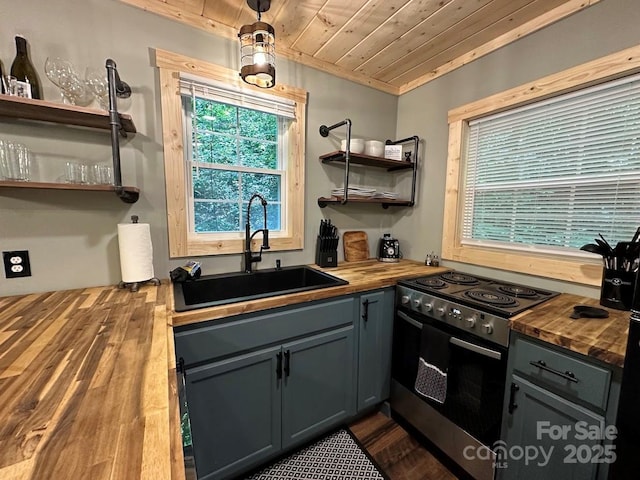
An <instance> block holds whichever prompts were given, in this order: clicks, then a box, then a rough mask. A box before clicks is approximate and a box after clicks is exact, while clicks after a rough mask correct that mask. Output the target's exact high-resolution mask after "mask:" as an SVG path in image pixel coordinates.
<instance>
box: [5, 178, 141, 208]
mask: <svg viewBox="0 0 640 480" xmlns="http://www.w3.org/2000/svg"><path fill="white" fill-rule="evenodd" d="M0 188H35V189H43V190H82V191H86V192H115V191H116V187H115V186H113V185H87V184H80V183H53V182H12V181H9V180H0ZM121 188H122V190H123V191H124V192H126V193H127V194H128V196H129V198H130V199H131V200H132V201H128V202H127V203H135V202H136V201H137V200H138V197H139V196H140V189H139V188H136V187H121ZM133 198H135V200H133Z"/></svg>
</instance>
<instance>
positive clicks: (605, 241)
mask: <svg viewBox="0 0 640 480" xmlns="http://www.w3.org/2000/svg"><path fill="white" fill-rule="evenodd" d="M598 236H599V237H600V238H601V239H602V241H603V242H604V244H605V245H606V246H607V248H608V249H609V250H610V251H613V248H612V247H611V245H609V242H607V240H606V239H605V238H604V237H603V236H602V234H601V233H599V234H598ZM595 240H596V242H597V241H598V239H597V238H596V239H595Z"/></svg>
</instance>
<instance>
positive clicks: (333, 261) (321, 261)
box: [316, 236, 338, 267]
mask: <svg viewBox="0 0 640 480" xmlns="http://www.w3.org/2000/svg"><path fill="white" fill-rule="evenodd" d="M316 265H318V266H319V267H337V266H338V249H337V248H336V249H335V250H327V251H322V250H321V248H320V236H318V238H317V240H316Z"/></svg>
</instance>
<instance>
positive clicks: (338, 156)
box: [318, 118, 419, 209]
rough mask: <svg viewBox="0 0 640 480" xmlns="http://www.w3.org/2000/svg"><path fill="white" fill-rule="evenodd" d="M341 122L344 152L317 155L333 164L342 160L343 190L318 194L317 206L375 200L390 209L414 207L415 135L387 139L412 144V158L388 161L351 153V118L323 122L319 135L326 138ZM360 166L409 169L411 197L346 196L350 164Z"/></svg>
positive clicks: (388, 141)
mask: <svg viewBox="0 0 640 480" xmlns="http://www.w3.org/2000/svg"><path fill="white" fill-rule="evenodd" d="M343 125H346V126H347V138H346V148H347V150H346V151H342V150H338V151H335V152H331V153H326V154H324V155H320V160H321V161H322V163H326V164H332V163H342V164H344V182H343V193H344V195H345V196H341V197H338V196H331V197H320V198H318V206H319V207H320V208H324V207H326V206H327V205H330V204H331V205H346V204H347V203H375V204H378V205H382V208H385V209H386V208H389V207H391V206H396V207H413V205H414V204H415V198H416V178H417V171H418V158H419V157H418V144H419V138H418V137H417V136H413V137H408V138H403V139H402V140H395V141H394V140H387V142H386V144H387V145H402V144H405V143H413V161H411V160H408V161H402V160H390V159H388V158H384V157H374V156H371V155H364V154H362V153H353V152H351V151H350V149H349V147H350V145H351V120H349V119H348V118H347V119H345V120H343V121H342V122H338V123H336V124H335V125H331V126H330V127H327V126H326V125H322V126H321V127H320V135H321V136H322V137H327V136H328V135H329V132H330V131H331V130H333V129H334V128H338V127H341V126H343ZM356 164H357V165H363V166H366V167H376V168H384V169H386V170H387V172H395V171H402V170H411V171H412V174H413V175H412V183H411V198H410V199H406V200H400V199H390V198H384V197H383V198H377V197H375V196H374V197H371V198H363V197H358V196H355V195H353V194H352V195H349V167H350V166H351V165H356Z"/></svg>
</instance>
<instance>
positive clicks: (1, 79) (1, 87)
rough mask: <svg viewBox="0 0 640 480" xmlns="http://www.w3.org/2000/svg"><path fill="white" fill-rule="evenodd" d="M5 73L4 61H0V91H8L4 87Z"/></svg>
mask: <svg viewBox="0 0 640 480" xmlns="http://www.w3.org/2000/svg"><path fill="white" fill-rule="evenodd" d="M4 82H5V80H4V73H2V61H0V93H7V92H6V91H5V89H4Z"/></svg>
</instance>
